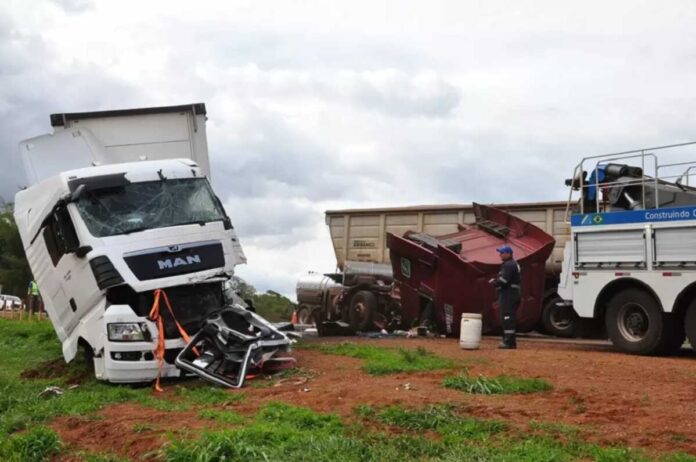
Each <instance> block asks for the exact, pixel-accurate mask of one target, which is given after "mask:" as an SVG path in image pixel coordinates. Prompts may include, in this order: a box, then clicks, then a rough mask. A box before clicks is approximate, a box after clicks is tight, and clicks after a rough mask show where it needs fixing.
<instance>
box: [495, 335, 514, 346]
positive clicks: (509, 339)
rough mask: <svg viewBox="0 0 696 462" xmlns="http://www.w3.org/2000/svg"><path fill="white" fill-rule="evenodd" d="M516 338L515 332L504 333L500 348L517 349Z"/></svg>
mask: <svg viewBox="0 0 696 462" xmlns="http://www.w3.org/2000/svg"><path fill="white" fill-rule="evenodd" d="M516 340H517V339H516V338H515V334H503V343H501V344H500V345H499V346H498V348H500V349H501V350H515V349H517V341H516Z"/></svg>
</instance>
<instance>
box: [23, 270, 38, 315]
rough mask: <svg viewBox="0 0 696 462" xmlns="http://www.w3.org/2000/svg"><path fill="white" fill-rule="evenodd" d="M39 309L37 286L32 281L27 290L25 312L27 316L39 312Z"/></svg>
mask: <svg viewBox="0 0 696 462" xmlns="http://www.w3.org/2000/svg"><path fill="white" fill-rule="evenodd" d="M40 309H41V308H40V302H39V285H38V284H37V283H36V281H34V280H33V279H32V280H31V282H29V287H28V288H27V304H26V307H25V310H26V311H28V312H29V314H34V312H40Z"/></svg>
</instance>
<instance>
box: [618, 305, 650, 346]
mask: <svg viewBox="0 0 696 462" xmlns="http://www.w3.org/2000/svg"><path fill="white" fill-rule="evenodd" d="M649 329H650V317H649V316H648V312H647V310H646V309H645V308H644V307H643V306H642V305H640V304H638V303H628V304H626V305H624V306H622V307H621V310H620V311H619V332H621V335H622V336H623V337H624V338H625V339H626V340H629V341H631V342H640V341H641V340H643V339H644V338H645V335H646V334H647V333H648V330H649Z"/></svg>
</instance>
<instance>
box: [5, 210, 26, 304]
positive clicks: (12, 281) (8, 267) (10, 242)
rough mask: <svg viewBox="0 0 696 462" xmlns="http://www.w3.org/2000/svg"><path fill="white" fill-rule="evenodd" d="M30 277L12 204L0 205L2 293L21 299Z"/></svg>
mask: <svg viewBox="0 0 696 462" xmlns="http://www.w3.org/2000/svg"><path fill="white" fill-rule="evenodd" d="M31 277H32V276H31V270H30V269H29V263H28V262H27V257H26V255H25V254H24V247H23V246H22V240H21V239H20V237H19V231H18V230H17V225H16V224H15V221H14V216H13V215H12V204H8V203H0V285H2V291H3V293H6V294H11V295H17V296H20V297H23V296H24V295H25V294H26V287H27V284H28V283H29V281H30V280H31Z"/></svg>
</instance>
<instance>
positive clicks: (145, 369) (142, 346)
mask: <svg viewBox="0 0 696 462" xmlns="http://www.w3.org/2000/svg"><path fill="white" fill-rule="evenodd" d="M164 345H165V360H164V361H162V371H161V377H180V376H181V371H180V370H179V369H178V368H177V367H176V366H175V365H174V359H175V358H176V355H177V354H178V353H179V352H180V351H181V350H182V349H183V348H184V346H185V345H186V343H185V342H184V341H183V340H182V339H173V340H166V341H165V344H164ZM155 346H156V344H155V342H154V341H152V342H111V341H109V342H106V343H105V344H104V351H103V353H102V355H101V357H98V358H94V369H95V375H96V376H97V378H98V379H101V380H107V381H109V382H113V383H134V382H149V381H152V380H155V379H156V378H157V374H158V372H159V361H158V360H157V359H155V356H154V353H153V352H154V350H155Z"/></svg>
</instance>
